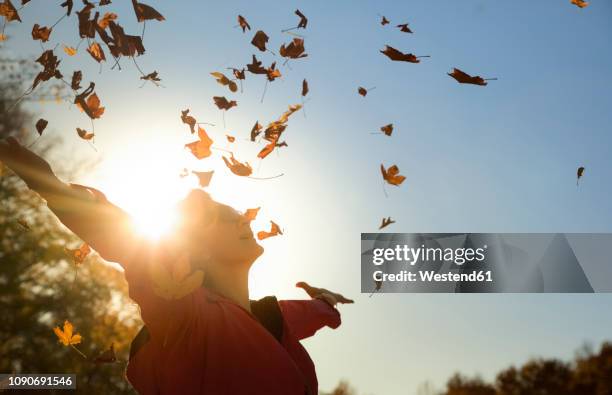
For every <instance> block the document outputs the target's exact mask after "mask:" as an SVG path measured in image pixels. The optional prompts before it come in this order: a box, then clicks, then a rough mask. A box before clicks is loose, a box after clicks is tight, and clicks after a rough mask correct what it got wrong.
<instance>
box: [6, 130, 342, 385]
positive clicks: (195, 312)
mask: <svg viewBox="0 0 612 395" xmlns="http://www.w3.org/2000/svg"><path fill="white" fill-rule="evenodd" d="M0 161H2V162H3V163H4V164H5V165H7V166H8V167H9V168H10V169H12V170H13V171H14V172H15V173H16V174H17V175H18V176H19V177H21V178H22V179H23V181H25V183H26V184H27V185H28V187H29V188H30V189H32V190H34V191H36V192H38V193H39V194H40V195H41V197H43V198H44V199H45V200H46V201H47V205H48V207H49V208H50V209H51V210H52V211H53V213H54V214H55V215H56V216H57V217H58V218H59V220H60V221H61V222H62V223H63V224H64V225H65V226H67V227H68V228H69V229H70V230H72V231H73V232H74V233H75V234H76V235H77V236H79V237H80V238H81V239H82V240H83V241H84V242H86V243H87V244H89V245H90V246H91V247H92V248H93V249H94V250H95V251H97V252H98V253H99V255H100V256H101V257H102V258H104V259H105V260H108V261H112V262H116V263H119V264H120V265H121V266H122V267H123V268H124V270H125V277H126V279H127V282H128V285H129V296H130V297H131V298H132V299H133V300H134V301H135V302H136V303H137V304H138V305H139V306H140V311H141V316H142V320H143V321H144V323H145V326H144V327H143V329H142V330H141V331H140V333H139V334H138V335H137V336H136V338H135V339H134V341H133V342H132V347H131V350H130V359H129V363H128V367H127V372H126V373H127V378H128V380H129V381H130V383H131V384H132V385H133V386H134V388H135V389H136V390H137V391H138V392H139V393H142V394H270V395H274V394H284V395H292V394H296V395H297V394H300V395H303V394H308V395H316V394H317V392H318V383H317V376H316V372H315V366H314V363H313V362H312V360H311V359H310V356H309V355H308V352H307V351H306V350H305V349H304V347H302V345H301V344H300V340H302V339H305V338H307V337H310V336H312V335H313V334H314V333H315V332H316V331H317V330H319V329H320V328H322V327H324V326H329V327H331V328H337V327H338V326H339V325H340V314H339V312H338V310H336V308H335V306H336V304H337V303H352V302H353V301H352V300H349V299H346V298H345V297H343V296H342V295H340V294H337V293H334V292H331V291H328V290H326V289H323V288H316V287H311V286H309V285H308V284H306V283H304V282H300V283H298V284H297V286H298V287H301V288H303V289H304V290H305V291H306V292H307V293H308V295H309V296H311V298H312V299H310V300H281V301H278V300H277V299H276V298H275V297H274V296H268V297H265V298H263V299H260V300H258V301H254V300H250V299H249V291H248V289H249V288H248V274H249V269H250V267H251V265H252V264H253V263H254V262H255V260H256V259H257V258H258V257H259V256H260V255H261V254H262V253H263V248H262V247H261V246H260V245H259V244H258V243H257V242H256V240H255V238H254V237H253V232H252V231H251V228H250V221H249V219H248V218H247V217H246V216H245V215H243V214H241V213H239V212H237V211H236V210H234V209H232V208H231V207H229V206H227V205H224V204H221V203H218V202H216V201H214V200H213V199H212V198H211V197H210V196H209V195H208V194H207V193H206V192H204V191H202V190H193V191H191V192H190V193H189V195H188V196H187V197H186V198H185V199H184V200H183V201H182V202H181V204H180V210H181V213H182V220H181V221H180V224H179V225H178V226H177V229H176V231H175V232H174V233H173V234H172V235H171V236H169V237H168V238H166V239H164V240H163V241H160V242H158V243H154V242H151V241H147V240H146V239H144V238H142V237H140V236H138V234H137V233H135V232H134V231H133V230H132V228H131V226H130V218H129V216H128V215H127V214H126V213H125V212H124V211H122V210H121V209H120V208H118V207H117V206H115V205H113V204H112V203H110V202H109V201H107V200H106V198H105V196H104V195H103V194H102V193H101V192H99V191H97V190H95V189H93V188H89V187H84V186H78V185H71V184H65V183H63V182H62V181H60V180H59V179H58V178H57V177H56V176H55V175H54V173H53V171H52V170H51V167H50V166H49V164H48V163H47V162H46V161H45V160H44V159H42V158H41V157H39V156H38V155H36V154H35V153H33V152H31V151H30V150H28V149H27V148H24V147H23V146H21V145H20V144H19V142H18V141H17V140H16V139H14V138H8V139H6V140H3V141H0ZM182 259H188V261H189V264H190V268H191V270H192V271H197V270H200V271H202V272H203V273H204V280H203V284H202V286H198V287H196V288H195V289H193V290H191V289H187V290H185V292H183V294H184V295H183V294H181V295H180V296H179V297H176V298H166V297H162V296H160V294H159V292H156V288H155V284H154V282H153V281H152V279H151V275H150V273H151V270H152V269H156V268H157V269H159V268H164V270H168V271H169V272H172V268H173V265H174V264H175V263H176V262H178V261H179V260H182Z"/></svg>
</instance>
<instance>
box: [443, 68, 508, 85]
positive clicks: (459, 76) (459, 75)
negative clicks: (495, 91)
mask: <svg viewBox="0 0 612 395" xmlns="http://www.w3.org/2000/svg"><path fill="white" fill-rule="evenodd" d="M446 74H448V75H449V76H451V77H453V78H454V79H455V80H457V82H459V83H460V84H472V85H480V86H485V85H487V81H488V80H496V79H497V78H487V79H484V78H482V77H481V76H479V75H477V76H474V77H472V76H471V75H469V74H467V73H464V72H463V71H461V70H459V69H458V68H453V71H452V72H451V73H446Z"/></svg>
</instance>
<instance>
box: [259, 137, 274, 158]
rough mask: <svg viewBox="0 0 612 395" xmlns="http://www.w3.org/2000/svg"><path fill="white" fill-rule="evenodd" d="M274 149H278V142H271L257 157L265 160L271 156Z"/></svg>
mask: <svg viewBox="0 0 612 395" xmlns="http://www.w3.org/2000/svg"><path fill="white" fill-rule="evenodd" d="M274 147H276V141H271V142H269V143H268V144H266V146H265V147H264V148H263V149H262V150H261V151H259V153H258V154H257V157H258V158H261V159H263V158H265V157H266V156H268V155H270V153H271V152H272V151H274Z"/></svg>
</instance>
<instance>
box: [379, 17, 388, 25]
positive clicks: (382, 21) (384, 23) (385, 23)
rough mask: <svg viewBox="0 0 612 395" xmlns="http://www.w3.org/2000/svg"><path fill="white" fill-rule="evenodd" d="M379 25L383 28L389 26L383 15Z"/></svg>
mask: <svg viewBox="0 0 612 395" xmlns="http://www.w3.org/2000/svg"><path fill="white" fill-rule="evenodd" d="M380 24H381V25H383V26H385V25H388V24H389V20H388V19H387V18H385V16H384V15H383V17H382V19H381V20H380Z"/></svg>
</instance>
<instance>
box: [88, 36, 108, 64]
mask: <svg viewBox="0 0 612 395" xmlns="http://www.w3.org/2000/svg"><path fill="white" fill-rule="evenodd" d="M87 52H89V54H90V55H91V57H92V58H94V59H95V60H96V62H98V63H100V62H102V61H104V60H106V56H104V51H103V50H102V47H101V46H100V44H98V43H97V42H95V41H94V42H92V43H91V45H90V46H89V48H87Z"/></svg>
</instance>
